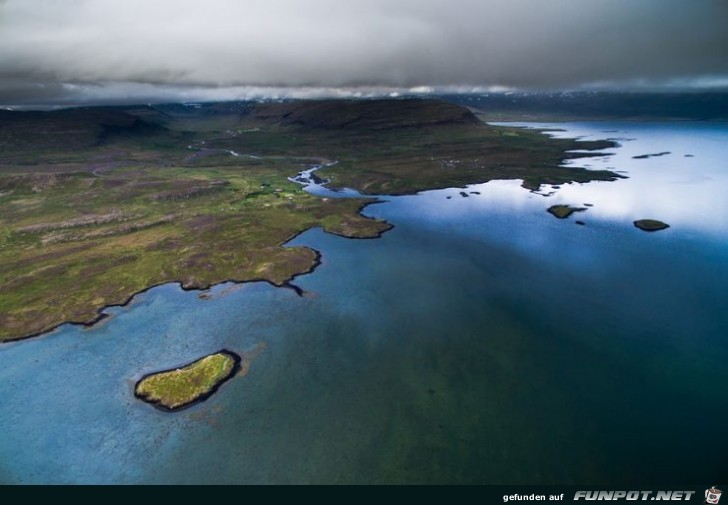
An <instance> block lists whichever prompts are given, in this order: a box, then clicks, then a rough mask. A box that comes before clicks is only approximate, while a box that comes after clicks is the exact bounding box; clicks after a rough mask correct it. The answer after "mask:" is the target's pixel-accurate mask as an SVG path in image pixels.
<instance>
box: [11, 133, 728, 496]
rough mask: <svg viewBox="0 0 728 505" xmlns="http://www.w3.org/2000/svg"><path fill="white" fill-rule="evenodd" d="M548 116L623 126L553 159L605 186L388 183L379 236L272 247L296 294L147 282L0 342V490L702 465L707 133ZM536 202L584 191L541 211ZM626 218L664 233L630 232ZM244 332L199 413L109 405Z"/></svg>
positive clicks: (413, 478) (716, 229)
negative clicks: (597, 153) (232, 365)
mask: <svg viewBox="0 0 728 505" xmlns="http://www.w3.org/2000/svg"><path fill="white" fill-rule="evenodd" d="M532 126H537V125H532ZM542 126H543V125H542ZM549 126H550V127H552V128H553V127H557V128H564V129H566V130H567V132H561V133H558V134H556V133H553V134H556V135H570V136H584V137H588V138H620V139H623V140H621V141H620V142H621V146H620V147H618V148H615V149H611V150H609V151H608V152H612V153H614V154H613V155H612V156H609V157H604V158H589V159H582V160H576V161H574V162H573V163H577V164H583V165H591V167H592V168H595V169H601V168H605V167H614V169H616V170H623V171H626V174H625V175H628V176H629V179H624V180H620V181H616V182H606V183H590V184H582V185H579V184H571V185H563V186H561V187H560V188H559V189H555V190H552V189H551V188H549V187H546V188H543V189H542V191H541V192H542V193H549V192H551V191H555V194H553V195H552V196H550V197H544V196H541V195H539V194H533V193H530V192H528V191H526V190H524V189H523V188H520V187H519V182H518V181H493V182H490V183H487V184H481V185H474V186H471V187H469V188H468V189H467V190H465V191H466V192H467V193H468V194H469V196H468V197H467V198H464V197H462V196H461V195H460V192H461V191H463V190H462V189H461V188H457V189H448V190H442V191H431V192H427V193H423V194H420V195H412V196H402V197H393V198H389V199H388V201H387V202H384V203H378V204H375V205H371V206H369V207H367V209H366V211H365V213H366V214H368V215H372V216H376V217H381V218H385V219H387V220H388V221H390V222H392V223H393V224H395V226H396V227H395V228H394V229H393V230H392V231H390V232H388V233H386V234H385V235H384V236H383V237H382V238H380V239H376V240H347V239H343V238H340V237H336V236H332V235H328V234H325V233H323V232H321V231H320V230H311V231H309V232H306V233H304V234H303V235H301V236H299V237H297V238H296V239H295V240H294V241H293V242H292V245H308V246H310V247H313V248H315V249H317V250H319V251H321V252H322V264H321V266H320V267H319V268H318V269H317V270H316V271H315V272H314V273H313V274H310V275H306V276H303V277H300V278H298V279H297V280H296V284H298V285H299V286H300V287H302V288H303V289H304V290H306V292H307V294H306V296H304V297H298V296H297V295H296V294H295V292H294V291H293V290H290V289H278V288H273V287H271V286H269V285H267V284H265V283H253V284H245V285H238V286H235V285H231V284H227V285H222V286H217V287H215V288H214V289H212V290H211V291H210V293H209V294H210V295H211V297H210V298H209V299H201V298H199V297H198V294H199V293H197V292H185V291H182V290H181V289H180V288H179V287H178V286H177V285H166V286H161V287H158V288H154V289H152V290H150V291H149V292H146V293H144V294H141V295H139V296H137V297H136V298H135V299H134V302H133V303H132V304H131V305H130V306H128V307H124V308H114V309H111V310H110V312H112V313H113V317H112V318H110V319H109V320H107V321H105V322H103V323H102V324H100V325H98V326H96V327H94V328H92V329H83V328H80V327H75V326H68V325H66V326H64V327H62V328H61V329H59V330H57V331H55V332H53V333H52V334H49V335H47V336H45V337H42V338H37V339H31V340H27V341H22V342H18V343H13V344H7V345H3V346H0V383H1V384H3V399H2V403H1V404H0V482H44V483H47V482H54V483H55V482H58V483H78V482H127V483H142V482H151V483H153V482H178V483H189V482H220V483H253V482H281V483H282V482H477V483H571V482H574V483H578V482H582V483H583V482H589V483H605V484H606V483H628V482H634V483H641V484H647V483H657V482H666V481H675V482H677V481H679V482H684V483H696V484H705V483H706V482H707V483H709V482H713V481H717V480H719V479H718V478H719V477H721V476H725V474H726V471H727V470H728V458H727V457H726V454H728V452H727V450H728V439H727V438H726V437H725V426H724V424H725V423H724V420H725V419H726V418H728V391H727V390H726V387H725V385H726V384H728V367H726V363H727V362H728V361H727V360H728V310H726V309H728V307H727V306H726V303H727V302H726V293H728V240H726V237H728V221H727V218H728V208H727V207H726V205H728V204H727V203H726V199H725V194H726V192H727V191H728V166H726V163H725V162H724V160H726V159H728V125H725V124H702V123H679V124H655V123H652V124H636V123H624V124H620V123H578V124H565V125H564V124H560V125H549ZM627 139H632V140H627ZM662 151H671V154H670V155H665V156H660V157H654V158H648V159H634V158H632V157H633V156H637V155H642V154H649V153H658V152H662ZM685 154H692V155H694V157H685V156H684V155H685ZM471 192H478V193H480V194H471ZM448 196H449V197H450V198H448ZM556 203H570V204H583V203H592V204H593V205H594V206H593V207H591V208H589V209H588V210H587V211H585V212H581V213H577V214H575V215H573V216H571V218H569V219H567V220H558V219H555V218H554V217H553V216H551V215H549V214H548V213H546V212H545V209H546V208H547V207H549V206H550V205H553V204H556ZM647 217H650V218H657V219H661V220H664V221H666V222H668V223H669V224H670V225H671V228H669V229H667V230H664V231H661V232H657V233H645V232H642V231H640V230H637V229H636V228H634V227H633V226H632V221H633V220H634V219H639V218H647ZM576 219H580V220H583V221H584V222H585V223H586V225H585V226H578V225H576V224H575V220H576ZM258 342H265V343H266V344H267V349H266V350H265V351H264V352H263V353H262V354H261V355H260V356H259V357H258V358H257V359H256V360H255V361H254V362H253V363H252V367H251V369H250V373H249V374H248V375H247V376H245V377H239V378H236V379H234V380H232V381H230V382H228V383H226V384H225V385H224V386H223V387H222V388H221V389H220V390H219V391H218V392H217V393H216V394H215V395H214V396H213V397H212V398H211V399H209V400H208V401H207V402H205V403H202V404H199V405H196V406H194V407H192V408H190V409H187V410H184V411H181V412H178V413H174V414H168V413H164V412H160V411H158V410H156V409H154V408H152V407H151V406H149V405H147V404H144V403H142V402H139V401H138V400H136V399H135V398H134V397H133V394H132V389H133V384H134V381H135V380H136V379H138V378H139V377H140V376H141V375H143V374H144V373H147V372H150V371H153V370H158V369H163V368H169V367H172V366H175V365H179V364H183V363H187V362H189V361H192V360H194V359H196V358H198V357H200V356H202V355H204V354H208V353H211V352H215V351H217V350H219V349H221V348H223V347H226V348H229V349H232V350H237V351H244V350H246V349H251V348H253V347H254V346H255V345H256V344H257V343H258Z"/></svg>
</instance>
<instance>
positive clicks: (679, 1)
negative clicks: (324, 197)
mask: <svg viewBox="0 0 728 505" xmlns="http://www.w3.org/2000/svg"><path fill="white" fill-rule="evenodd" d="M0 47H2V49H1V50H0V103H15V102H18V101H32V100H34V99H35V100H37V101H47V100H49V98H51V97H52V96H54V95H55V96H57V99H58V100H64V99H69V100H72V99H84V98H88V97H97V98H98V99H103V97H104V95H105V94H108V95H109V96H111V95H115V94H121V93H123V92H124V91H123V90H124V89H126V90H127V92H140V91H141V94H140V95H138V97H139V98H142V97H147V96H148V97H150V99H151V98H154V97H156V96H158V95H160V94H161V95H164V94H165V93H174V92H181V93H183V94H184V93H187V94H188V95H190V96H196V93H197V94H198V95H199V94H202V95H204V94H205V91H204V90H206V89H207V90H209V89H213V91H212V94H213V95H214V94H215V93H217V94H221V93H222V92H221V91H214V89H217V90H221V89H227V90H231V91H230V92H231V93H232V92H233V91H234V90H243V91H240V92H241V93H246V92H249V90H250V89H254V90H258V89H259V88H260V87H271V86H272V87H278V88H290V87H309V88H313V89H315V90H321V89H322V88H327V89H330V88H336V87H362V86H364V87H368V88H367V89H378V88H382V87H402V88H409V87H412V86H423V85H426V86H466V87H467V86H482V87H488V86H505V87H518V88H569V87H578V86H583V85H600V84H602V85H616V86H619V85H625V84H632V85H634V84H635V83H637V84H639V83H642V84H650V83H656V84H658V85H659V84H660V83H664V82H673V83H680V82H682V83H685V84H688V85H689V84H691V83H700V82H702V83H708V82H721V81H720V79H722V78H723V77H725V76H728V58H727V57H726V56H725V48H727V47H728V2H725V1H723V0H691V1H685V0H549V1H543V0H522V1H512V0H447V1H446V0H386V1H385V0H366V1H364V0H346V1H345V0H307V1H300V0H247V1H245V2H241V1H234V0H205V1H194V2H193V1H180V0H155V1H151V2H150V1H148V0H63V1H61V0H6V1H4V2H3V1H1V0H0ZM711 79H712V81H711ZM68 83H70V84H71V85H70V86H69V85H68ZM241 86H243V87H245V88H240V87H241ZM251 87H252V88H251ZM175 90H176V91H175ZM244 90H248V91H244ZM89 93H90V94H89ZM222 94H224V93H222ZM64 97H65V98H64Z"/></svg>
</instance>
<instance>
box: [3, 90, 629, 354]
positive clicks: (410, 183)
mask: <svg viewBox="0 0 728 505" xmlns="http://www.w3.org/2000/svg"><path fill="white" fill-rule="evenodd" d="M612 145H613V144H612V143H611V142H607V141H599V142H580V141H575V140H562V139H552V138H548V137H546V136H544V135H542V134H540V133H539V132H536V131H527V130H523V129H516V128H504V127H494V126H490V125H486V124H484V123H482V122H481V121H479V120H478V119H477V118H476V117H475V116H474V115H473V114H472V113H471V112H470V111H469V110H468V109H467V108H464V107H461V106H458V105H454V104H451V103H446V102H442V101H438V100H419V99H400V100H395V99H391V100H360V101H350V100H324V101H285V102H275V103H251V102H233V103H210V104H195V105H194V106H192V105H184V104H168V105H157V106H136V107H90V108H73V109H62V110H57V111H50V112H40V111H32V112H31V111H28V112H19V111H0V146H2V149H1V150H0V341H10V340H17V339H21V338H27V337H30V336H34V335H39V334H42V333H44V332H47V331H49V330H51V329H53V328H55V327H57V326H58V325H60V324H63V323H67V322H72V323H79V324H87V325H88V324H93V323H94V322H96V321H98V320H99V319H100V318H101V317H103V316H102V315H101V314H102V310H103V309H104V308H105V307H107V306H111V305H120V304H125V303H127V302H128V301H129V300H130V298H131V297H132V296H133V295H134V294H136V293H138V292H141V291H143V290H146V289H148V288H150V287H152V286H156V285H159V284H163V283H168V282H179V283H180V284H181V285H182V287H183V288H184V289H205V288H208V287H209V286H211V285H214V284H217V283H220V282H223V281H236V282H248V281H256V280H259V281H266V282H269V283H271V284H273V285H275V286H286V285H290V283H291V281H292V280H293V279H294V277H295V276H297V275H300V274H302V273H306V272H309V271H311V270H312V269H313V268H314V267H315V265H316V264H317V263H318V253H317V252H316V251H313V250H311V249H309V248H306V247H286V246H285V244H286V243H287V242H288V241H289V240H290V239H291V238H292V237H294V236H296V235H297V234H299V233H301V232H303V231H305V230H307V229H309V228H312V227H322V228H323V229H324V230H325V231H327V232H329V233H334V234H338V235H341V236H344V237H351V238H374V237H378V236H380V235H381V234H382V233H383V232H385V231H386V230H388V229H389V228H391V225H390V224H388V223H386V222H383V221H380V220H376V219H370V218H367V217H364V216H362V215H361V214H360V211H361V210H362V208H363V207H364V206H366V205H368V204H369V203H371V202H373V201H375V200H374V199H367V198H355V199H345V198H328V199H327V198H319V197H316V196H313V195H311V194H308V193H306V192H305V191H303V189H302V187H301V186H300V185H299V184H296V183H295V182H292V181H290V180H289V177H292V176H294V175H295V174H296V173H298V172H299V171H301V170H303V169H306V168H310V167H312V166H314V165H319V164H321V165H323V164H327V166H326V167H324V168H322V169H321V170H320V171H319V175H320V176H321V177H326V178H328V179H330V180H331V183H330V186H331V187H334V188H336V187H351V188H355V189H358V190H359V191H360V192H362V193H364V194H370V195H390V194H405V193H415V192H418V191H422V190H427V189H435V188H445V187H462V186H464V185H467V184H471V183H480V182H486V181H489V180H492V179H521V180H522V181H523V186H524V187H525V188H528V189H537V188H538V187H539V186H540V185H541V184H552V185H553V184H562V183H567V182H570V181H579V182H587V181H590V180H614V179H616V178H618V177H620V176H619V175H617V174H615V173H613V172H609V171H589V170H585V169H581V168H576V167H562V166H559V165H560V163H561V162H562V161H563V160H564V159H566V158H573V157H578V156H588V155H590V154H589V153H585V152H584V150H587V149H592V150H595V149H602V148H606V147H610V146H612ZM574 149H579V150H581V152H579V153H574V152H569V151H572V150H574ZM591 155H593V153H592V154H591ZM331 161H338V163H336V164H335V165H332V164H329V162H331Z"/></svg>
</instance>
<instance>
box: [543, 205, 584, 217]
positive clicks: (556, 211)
mask: <svg viewBox="0 0 728 505" xmlns="http://www.w3.org/2000/svg"><path fill="white" fill-rule="evenodd" d="M585 210H586V208H584V207H572V206H571V205H552V206H551V207H549V208H548V209H546V212H548V213H549V214H551V215H553V216H556V217H557V218H559V219H566V218H567V217H569V216H570V215H572V214H573V213H574V212H583V211H585Z"/></svg>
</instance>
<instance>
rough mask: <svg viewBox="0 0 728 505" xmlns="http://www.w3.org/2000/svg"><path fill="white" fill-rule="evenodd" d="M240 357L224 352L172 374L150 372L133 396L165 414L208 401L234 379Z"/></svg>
mask: <svg viewBox="0 0 728 505" xmlns="http://www.w3.org/2000/svg"><path fill="white" fill-rule="evenodd" d="M240 362H241V357H240V356H239V355H237V354H236V353H234V352H232V351H228V350H226V349H223V350H221V351H219V352H216V353H214V354H209V355H207V356H204V357H202V358H200V359H198V360H195V361H193V362H192V363H188V364H186V365H183V366H181V367H179V368H175V369H173V370H163V371H160V372H153V373H150V374H147V375H145V376H144V377H142V378H141V379H140V380H139V381H138V382H137V383H136V386H135V387H134V396H136V397H137V398H139V399H140V400H142V401H144V402H147V403H150V404H152V405H154V406H155V407H156V408H158V409H160V410H164V411H165V412H175V411H178V410H181V409H184V408H186V407H190V406H192V405H194V404H196V403H200V402H202V401H205V400H207V399H208V398H209V397H210V396H212V395H213V394H214V393H215V391H217V390H218V388H219V387H220V386H221V385H222V384H223V383H225V382H226V381H228V380H229V379H231V378H233V377H235V375H236V374H237V373H238V370H240Z"/></svg>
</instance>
